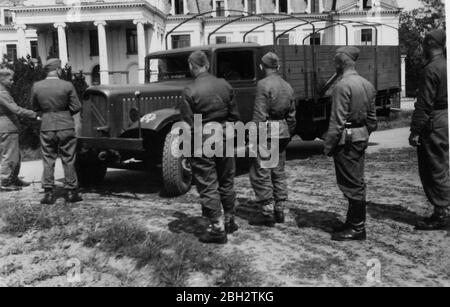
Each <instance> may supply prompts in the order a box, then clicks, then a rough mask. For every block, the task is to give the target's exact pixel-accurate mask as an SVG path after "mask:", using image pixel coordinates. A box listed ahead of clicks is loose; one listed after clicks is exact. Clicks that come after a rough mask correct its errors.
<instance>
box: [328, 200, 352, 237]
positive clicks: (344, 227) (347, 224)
mask: <svg viewBox="0 0 450 307" xmlns="http://www.w3.org/2000/svg"><path fill="white" fill-rule="evenodd" d="M354 212H355V205H354V202H353V201H351V200H350V199H349V200H348V210H347V217H346V219H345V223H344V224H342V225H340V226H337V227H335V228H333V233H337V232H342V231H344V230H347V229H349V228H351V225H350V222H349V221H350V219H351V217H352V216H353V215H354Z"/></svg>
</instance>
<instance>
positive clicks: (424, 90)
mask: <svg viewBox="0 0 450 307" xmlns="http://www.w3.org/2000/svg"><path fill="white" fill-rule="evenodd" d="M418 94H419V95H418V97H417V103H416V108H415V111H414V114H413V119H412V124H411V132H412V133H414V134H417V135H421V134H423V133H424V132H426V131H425V130H426V129H427V127H429V122H430V119H431V117H432V115H433V111H434V110H435V108H439V107H440V108H442V107H444V108H445V107H447V108H448V99H447V60H446V58H445V57H444V56H443V55H438V56H435V57H434V58H433V59H431V61H430V63H428V65H426V66H425V68H424V70H423V73H422V74H421V82H420V88H419V93H418Z"/></svg>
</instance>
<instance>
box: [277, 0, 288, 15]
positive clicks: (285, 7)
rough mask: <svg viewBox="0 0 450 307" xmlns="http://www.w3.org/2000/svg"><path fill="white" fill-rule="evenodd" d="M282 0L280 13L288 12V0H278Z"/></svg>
mask: <svg viewBox="0 0 450 307" xmlns="http://www.w3.org/2000/svg"><path fill="white" fill-rule="evenodd" d="M278 1H280V2H279V3H280V13H286V14H287V13H288V0H278Z"/></svg>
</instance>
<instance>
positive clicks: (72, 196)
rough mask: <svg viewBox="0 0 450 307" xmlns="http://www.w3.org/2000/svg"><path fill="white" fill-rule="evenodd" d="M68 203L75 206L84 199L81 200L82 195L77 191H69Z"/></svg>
mask: <svg viewBox="0 0 450 307" xmlns="http://www.w3.org/2000/svg"><path fill="white" fill-rule="evenodd" d="M66 201H67V202H68V203H71V204H74V203H78V202H80V201H83V198H81V196H80V194H78V191H77V190H69V191H67V198H66Z"/></svg>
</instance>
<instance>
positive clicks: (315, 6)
mask: <svg viewBox="0 0 450 307" xmlns="http://www.w3.org/2000/svg"><path fill="white" fill-rule="evenodd" d="M308 1H311V13H317V12H319V4H318V3H317V2H316V1H315V0H308Z"/></svg>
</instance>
